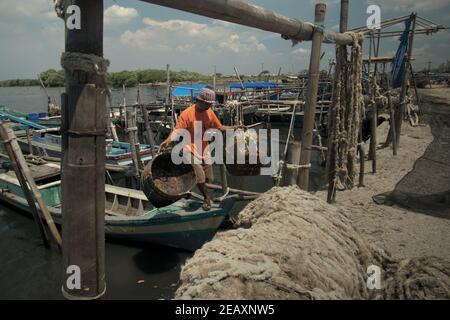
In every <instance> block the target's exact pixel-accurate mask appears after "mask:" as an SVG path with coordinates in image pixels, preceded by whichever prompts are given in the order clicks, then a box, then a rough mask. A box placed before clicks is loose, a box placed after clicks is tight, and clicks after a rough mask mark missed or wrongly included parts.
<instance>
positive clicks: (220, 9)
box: [141, 0, 353, 45]
mask: <svg viewBox="0 0 450 320" xmlns="http://www.w3.org/2000/svg"><path fill="white" fill-rule="evenodd" d="M141 1H143V2H148V3H153V4H157V5H160V6H164V7H169V8H172V9H178V10H182V11H187V12H190V13H194V14H198V15H202V16H205V17H209V18H213V19H219V20H224V21H228V22H232V23H237V24H240V25H243V26H248V27H252V28H257V29H261V30H265V31H270V32H274V33H278V34H281V35H282V36H283V37H284V38H288V39H292V40H295V41H305V40H308V41H309V40H312V38H313V33H314V26H313V25H312V24H310V23H305V22H302V21H300V20H297V19H293V18H288V17H285V16H283V15H281V14H279V13H277V12H274V11H272V10H269V9H266V8H262V7H259V6H256V5H254V4H251V3H247V2H245V1H241V0H202V1H198V0H183V1H179V0H141ZM327 41H328V42H335V43H337V44H341V45H344V44H345V45H350V44H352V42H353V40H352V37H351V36H350V35H348V34H340V33H335V32H332V31H328V30H327Z"/></svg>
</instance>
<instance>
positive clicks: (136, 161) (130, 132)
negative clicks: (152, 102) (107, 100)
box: [127, 110, 141, 180]
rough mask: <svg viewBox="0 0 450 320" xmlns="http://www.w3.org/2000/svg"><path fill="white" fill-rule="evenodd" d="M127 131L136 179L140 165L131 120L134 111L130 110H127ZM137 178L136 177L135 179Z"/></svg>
mask: <svg viewBox="0 0 450 320" xmlns="http://www.w3.org/2000/svg"><path fill="white" fill-rule="evenodd" d="M127 119H128V121H127V133H128V139H129V142H130V148H131V156H132V161H133V173H134V176H135V177H136V179H137V178H138V177H139V169H140V167H141V164H140V163H139V159H138V158H139V157H138V152H139V150H138V147H139V144H138V143H137V141H136V131H137V127H136V123H135V122H134V121H133V119H134V112H133V111H132V110H127ZM137 180H138V179H137Z"/></svg>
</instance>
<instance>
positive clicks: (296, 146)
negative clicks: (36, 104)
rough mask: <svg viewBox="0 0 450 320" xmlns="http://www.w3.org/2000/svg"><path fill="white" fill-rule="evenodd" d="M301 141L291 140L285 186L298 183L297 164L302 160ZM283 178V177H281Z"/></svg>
mask: <svg viewBox="0 0 450 320" xmlns="http://www.w3.org/2000/svg"><path fill="white" fill-rule="evenodd" d="M301 148H302V147H301V143H300V142H298V141H291V142H289V151H288V154H287V162H286V174H285V177H284V181H283V186H293V185H296V184H297V179H298V168H295V164H296V163H299V162H300V152H301ZM281 178H282V179H283V177H281Z"/></svg>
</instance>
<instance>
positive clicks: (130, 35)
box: [120, 18, 267, 54]
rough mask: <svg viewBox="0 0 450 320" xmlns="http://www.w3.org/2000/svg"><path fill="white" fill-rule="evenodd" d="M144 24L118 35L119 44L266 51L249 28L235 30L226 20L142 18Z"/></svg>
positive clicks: (185, 49) (179, 49)
mask: <svg viewBox="0 0 450 320" xmlns="http://www.w3.org/2000/svg"><path fill="white" fill-rule="evenodd" d="M142 22H143V24H144V25H145V27H144V28H141V29H138V30H136V31H130V30H128V31H126V32H124V33H123V34H122V35H121V36H120V42H121V43H122V44H123V45H127V46H131V47H136V48H139V49H142V50H146V51H161V50H162V49H165V50H167V51H170V50H175V51H177V52H182V53H186V52H196V53H205V52H209V53H217V52H220V51H225V52H231V53H235V54H238V53H239V54H250V53H252V52H263V51H266V50H267V48H266V46H265V45H264V44H263V43H262V42H261V41H260V40H258V38H257V37H256V36H255V34H253V33H252V32H248V31H241V32H237V31H236V30H234V29H233V28H232V27H231V26H230V25H229V24H220V23H217V22H215V21H213V22H212V23H210V24H205V23H196V22H192V21H187V20H175V19H174V20H166V21H159V20H154V19H151V18H144V19H143V20H142Z"/></svg>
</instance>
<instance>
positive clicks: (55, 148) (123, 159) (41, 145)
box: [0, 111, 157, 166]
mask: <svg viewBox="0 0 450 320" xmlns="http://www.w3.org/2000/svg"><path fill="white" fill-rule="evenodd" d="M0 118H1V119H2V120H9V121H10V122H11V123H15V124H16V125H13V127H16V136H17V141H18V143H19V146H20V148H21V149H22V151H23V152H24V153H29V151H30V144H31V147H32V149H33V154H35V155H41V156H49V157H54V158H61V156H62V151H61V135H60V132H59V128H48V127H46V126H43V125H40V124H37V123H34V122H32V121H29V120H25V119H22V118H20V117H16V116H14V115H12V114H9V113H6V112H1V111H0ZM26 128H31V129H33V131H32V132H31V134H30V142H29V141H28V137H27V136H26V134H25V132H24V131H23V129H26ZM21 131H22V132H21ZM138 150H139V156H140V159H141V161H142V162H143V163H147V162H148V161H150V160H151V158H152V157H153V154H154V153H155V151H157V146H155V147H154V148H153V149H152V148H151V147H150V146H149V145H147V144H140V145H139V147H138ZM106 162H107V163H108V164H113V165H119V166H129V165H131V164H132V163H133V157H132V152H131V145H130V144H129V143H127V142H118V141H110V142H109V143H107V146H106Z"/></svg>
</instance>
